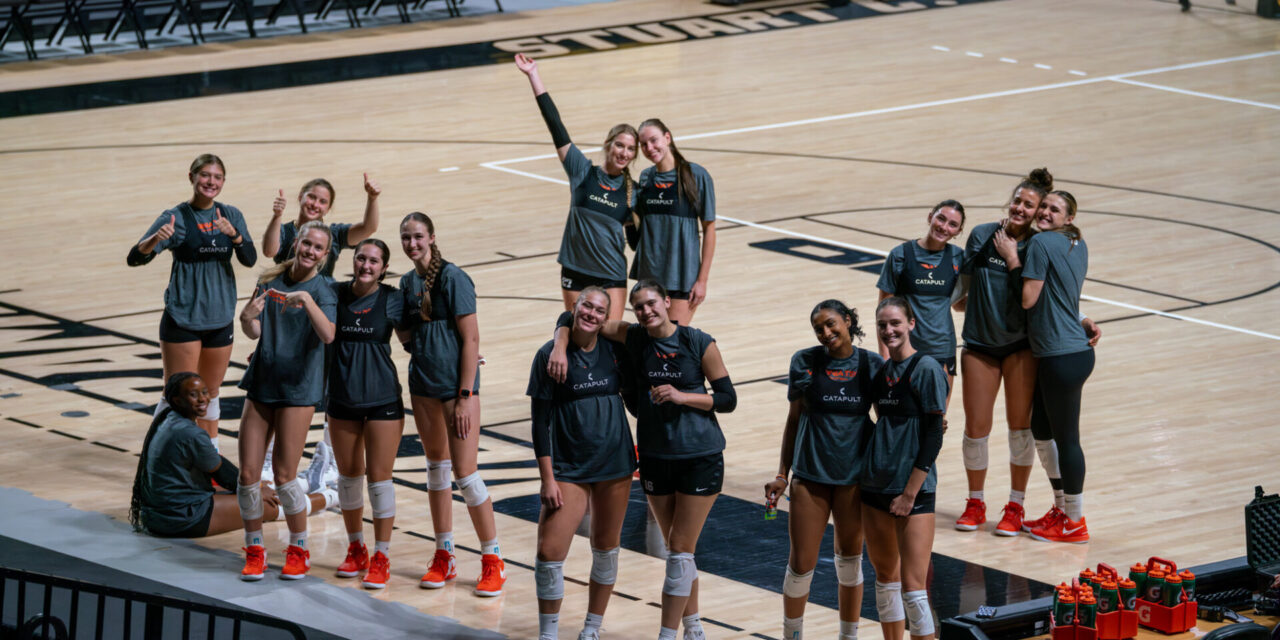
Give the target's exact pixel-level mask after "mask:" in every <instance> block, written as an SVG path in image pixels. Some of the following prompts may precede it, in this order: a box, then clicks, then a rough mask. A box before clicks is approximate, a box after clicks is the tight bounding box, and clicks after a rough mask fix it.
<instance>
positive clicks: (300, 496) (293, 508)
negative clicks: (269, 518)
mask: <svg viewBox="0 0 1280 640" xmlns="http://www.w3.org/2000/svg"><path fill="white" fill-rule="evenodd" d="M276 496H277V497H279V498H280V506H281V507H282V508H283V509H284V512H285V515H290V516H291V515H294V514H298V513H305V512H306V510H307V505H308V504H309V503H310V502H311V501H310V500H309V499H308V498H307V492H306V490H304V489H303V488H302V482H301V481H300V480H298V479H297V478H294V479H292V480H290V481H288V482H285V483H282V484H280V485H278V486H276Z"/></svg>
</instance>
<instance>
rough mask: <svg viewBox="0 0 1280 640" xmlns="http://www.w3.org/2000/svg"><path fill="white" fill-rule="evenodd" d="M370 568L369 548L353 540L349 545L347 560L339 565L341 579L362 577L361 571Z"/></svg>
mask: <svg viewBox="0 0 1280 640" xmlns="http://www.w3.org/2000/svg"><path fill="white" fill-rule="evenodd" d="M368 568H369V548H368V547H366V546H364V543H362V542H360V541H359V540H353V541H352V542H351V544H349V545H347V559H346V560H343V561H342V564H340V565H338V571H337V574H338V577H339V578H354V577H356V576H358V575H360V572H361V571H364V570H365V569H368Z"/></svg>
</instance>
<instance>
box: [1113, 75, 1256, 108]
mask: <svg viewBox="0 0 1280 640" xmlns="http://www.w3.org/2000/svg"><path fill="white" fill-rule="evenodd" d="M1110 80H1111V81H1112V82H1120V83H1124V84H1131V85H1133V86H1135V87H1146V88H1148V89H1158V90H1160V91H1168V92H1170V93H1180V94H1182V95H1184V96H1195V97H1197V98H1208V99H1210V100H1220V101H1222V102H1233V103H1235V104H1246V105H1249V106H1251V107H1262V108H1263V109H1275V110H1277V111H1280V104H1271V103H1269V102H1258V101H1256V100H1245V99H1243V98H1229V97H1227V96H1220V95H1217V94H1213V93H1204V92H1201V91H1191V90H1190V89H1179V88H1177V87H1168V86H1165V85H1162V84H1151V83H1149V82H1138V81H1137V80H1128V79H1126V78H1110Z"/></svg>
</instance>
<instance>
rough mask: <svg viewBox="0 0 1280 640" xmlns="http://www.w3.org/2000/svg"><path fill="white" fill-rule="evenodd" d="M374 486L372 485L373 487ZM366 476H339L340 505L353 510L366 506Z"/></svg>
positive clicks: (342, 507) (345, 509)
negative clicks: (364, 491) (364, 492)
mask: <svg viewBox="0 0 1280 640" xmlns="http://www.w3.org/2000/svg"><path fill="white" fill-rule="evenodd" d="M372 488H373V487H370V489H372ZM363 489H364V476H356V477H354V478H353V477H351V476H338V506H339V507H340V508H341V509H342V510H343V511H353V510H355V509H359V508H361V507H363V506H364V495H363V491H362V490H363Z"/></svg>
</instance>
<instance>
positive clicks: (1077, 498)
mask: <svg viewBox="0 0 1280 640" xmlns="http://www.w3.org/2000/svg"><path fill="white" fill-rule="evenodd" d="M1062 510H1063V511H1066V512H1067V517H1068V518H1071V521H1072V522H1080V518H1083V517H1084V494H1083V493H1077V494H1075V495H1064V496H1063V499H1062Z"/></svg>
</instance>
